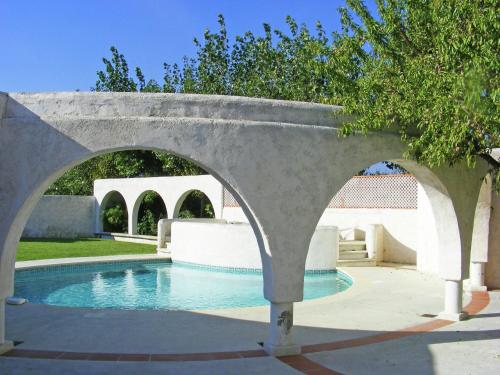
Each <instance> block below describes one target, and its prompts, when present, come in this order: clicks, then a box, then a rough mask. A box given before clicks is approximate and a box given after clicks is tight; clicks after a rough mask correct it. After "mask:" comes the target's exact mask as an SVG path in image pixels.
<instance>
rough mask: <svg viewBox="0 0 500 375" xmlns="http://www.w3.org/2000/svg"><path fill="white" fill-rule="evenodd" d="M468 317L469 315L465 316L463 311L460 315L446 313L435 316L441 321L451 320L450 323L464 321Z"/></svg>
mask: <svg viewBox="0 0 500 375" xmlns="http://www.w3.org/2000/svg"><path fill="white" fill-rule="evenodd" d="M468 317H469V314H467V313H466V312H465V311H462V312H461V313H447V312H444V311H443V312H440V313H439V315H438V316H437V318H438V319H442V320H451V321H452V322H459V321H461V320H465V319H467V318H468Z"/></svg>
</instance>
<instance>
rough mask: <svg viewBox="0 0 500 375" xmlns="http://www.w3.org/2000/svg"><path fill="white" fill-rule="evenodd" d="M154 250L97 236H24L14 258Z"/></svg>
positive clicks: (24, 258) (32, 258) (134, 252)
mask: <svg viewBox="0 0 500 375" xmlns="http://www.w3.org/2000/svg"><path fill="white" fill-rule="evenodd" d="M155 252H156V246H155V245H145V244H140V243H131V242H120V241H112V240H102V239H98V238H77V239H59V238H29V239H28V238H25V239H22V240H21V241H19V245H18V246H17V257H16V260H37V259H51V258H74V257H91V256H101V255H123V254H153V253H155Z"/></svg>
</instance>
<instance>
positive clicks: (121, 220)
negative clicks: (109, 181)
mask: <svg viewBox="0 0 500 375" xmlns="http://www.w3.org/2000/svg"><path fill="white" fill-rule="evenodd" d="M101 219H102V224H103V225H102V226H103V230H104V231H105V232H118V233H126V232H127V208H126V204H125V200H124V199H123V197H122V196H121V195H120V194H117V193H115V194H112V195H111V197H110V198H109V200H108V201H107V202H106V206H105V207H104V209H103V211H102V218H101Z"/></svg>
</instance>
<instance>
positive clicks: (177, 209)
mask: <svg viewBox="0 0 500 375" xmlns="http://www.w3.org/2000/svg"><path fill="white" fill-rule="evenodd" d="M195 191H199V192H200V193H203V194H204V195H205V197H207V199H208V200H209V202H210V204H211V205H212V207H214V204H213V203H212V199H210V196H209V195H208V194H206V193H205V192H204V191H202V190H199V189H189V190H186V191H185V192H183V193H182V194H181V195H180V196H179V197H178V198H177V202H176V204H175V208H174V214H173V216H174V218H177V217H179V213H180V210H181V207H182V205H183V203H184V202H185V201H186V198H187V197H188V196H189V195H190V194H191V193H193V192H195ZM212 198H214V197H212ZM214 211H215V207H214ZM219 211H222V210H219Z"/></svg>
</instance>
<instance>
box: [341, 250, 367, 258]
mask: <svg viewBox="0 0 500 375" xmlns="http://www.w3.org/2000/svg"><path fill="white" fill-rule="evenodd" d="M365 258H368V252H367V251H366V250H347V251H341V252H340V254H339V259H342V260H354V259H365Z"/></svg>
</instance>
